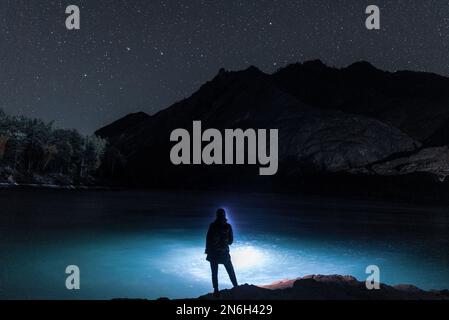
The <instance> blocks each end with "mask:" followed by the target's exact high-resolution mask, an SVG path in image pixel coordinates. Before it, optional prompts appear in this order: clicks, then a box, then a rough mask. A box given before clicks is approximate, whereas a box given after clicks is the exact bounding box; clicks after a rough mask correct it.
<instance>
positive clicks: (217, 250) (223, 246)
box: [206, 209, 238, 296]
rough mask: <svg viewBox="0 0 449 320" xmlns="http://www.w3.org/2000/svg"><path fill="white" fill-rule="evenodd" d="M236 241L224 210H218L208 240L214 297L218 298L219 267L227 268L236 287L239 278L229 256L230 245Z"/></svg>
mask: <svg viewBox="0 0 449 320" xmlns="http://www.w3.org/2000/svg"><path fill="white" fill-rule="evenodd" d="M233 241H234V235H233V233H232V227H231V225H230V224H229V223H228V220H227V219H226V212H225V211H224V209H218V210H217V219H216V220H215V221H214V222H212V223H211V225H210V227H209V231H208V232H207V239H206V254H207V261H209V262H210V268H211V270H212V285H213V286H214V295H215V296H218V295H219V294H220V291H219V290H218V265H219V264H222V265H224V266H225V268H226V271H227V272H228V275H229V278H230V279H231V282H232V284H233V285H234V287H236V286H237V285H238V284H237V278H236V277H235V272H234V267H233V266H232V262H231V256H230V254H229V245H231V244H232V242H233Z"/></svg>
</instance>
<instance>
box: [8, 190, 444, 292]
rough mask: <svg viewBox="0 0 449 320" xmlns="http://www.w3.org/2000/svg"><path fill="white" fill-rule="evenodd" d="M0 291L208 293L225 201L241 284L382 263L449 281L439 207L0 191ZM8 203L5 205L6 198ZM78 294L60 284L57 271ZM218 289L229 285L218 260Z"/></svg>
mask: <svg viewBox="0 0 449 320" xmlns="http://www.w3.org/2000/svg"><path fill="white" fill-rule="evenodd" d="M0 200H1V201H2V203H8V205H6V206H5V207H3V209H2V216H1V218H0V222H1V227H0V229H1V230H0V231H1V233H0V259H1V261H0V263H1V264H0V298H63V299H71V298H76V299H84V298H94V299H109V298H117V297H126V298H158V297H162V296H167V297H170V298H181V297H195V296H198V295H201V294H204V293H206V292H209V291H210V290H211V288H210V287H211V285H210V271H209V265H208V262H207V261H206V260H205V255H204V242H205V239H204V237H205V233H206V231H207V227H208V224H209V223H210V220H211V219H213V215H214V209H215V208H216V207H221V206H226V207H227V208H228V210H229V211H230V216H231V222H232V223H233V225H234V229H235V233H236V242H235V245H233V246H232V248H231V250H232V251H231V255H232V258H233V262H234V265H235V269H236V272H237V276H238V278H239V282H240V283H252V284H269V283H271V282H274V281H277V280H281V279H286V278H296V277H299V276H304V275H307V274H351V275H354V276H356V277H358V278H359V279H363V278H364V277H365V273H364V272H365V268H366V266H368V265H371V264H376V265H378V266H379V267H380V268H381V281H382V282H386V283H390V284H397V283H411V284H415V285H418V286H420V287H422V288H425V289H430V288H435V289H442V288H449V252H448V250H447V248H448V244H449V241H448V237H449V236H448V235H449V233H448V232H447V231H449V221H448V218H447V215H446V213H445V212H444V210H443V209H442V208H437V207H435V208H423V207H416V206H415V207H411V206H404V205H401V206H399V205H391V204H385V203H378V202H372V201H371V202H370V201H351V202H350V201H341V200H340V201H337V200H329V199H326V201H323V200H322V199H308V200H305V199H298V198H295V197H287V196H273V195H272V196H268V195H254V194H253V195H251V194H248V195H242V194H214V193H210V194H200V193H185V194H179V193H178V194H176V195H173V194H169V193H146V192H73V191H71V192H67V191H66V192H63V191H45V190H32V191H30V190H28V191H24V190H20V191H19V190H1V191H0ZM6 200H7V201H6ZM70 264H75V265H78V266H79V267H80V269H81V290H79V291H76V292H75V291H67V290H66V289H65V285H64V284H65V277H66V275H65V273H64V271H65V267H66V266H67V265H70ZM219 276H220V283H221V284H222V287H229V286H230V282H229V280H228V279H227V275H226V272H225V271H224V268H221V269H220V273H219Z"/></svg>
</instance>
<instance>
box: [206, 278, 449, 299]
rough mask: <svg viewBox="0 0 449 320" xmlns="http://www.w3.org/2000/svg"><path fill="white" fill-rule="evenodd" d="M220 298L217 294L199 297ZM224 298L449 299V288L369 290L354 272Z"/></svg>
mask: <svg viewBox="0 0 449 320" xmlns="http://www.w3.org/2000/svg"><path fill="white" fill-rule="evenodd" d="M198 299H201V300H216V299H217V298H215V297H214V296H213V294H207V295H204V296H201V297H199V298H198ZM218 299H220V300H448V299H449V292H448V291H447V290H444V291H424V290H421V289H419V288H417V287H415V286H411V285H397V286H389V285H385V284H381V285H380V289H379V290H368V289H367V288H366V286H365V283H364V282H361V281H358V280H357V279H356V278H354V277H352V276H340V275H330V276H326V275H310V276H306V277H303V278H298V279H296V280H290V281H285V282H280V283H276V284H273V285H270V286H266V287H258V286H254V285H248V284H246V285H243V286H239V287H237V288H233V289H230V290H222V291H221V292H220V297H219V298H218Z"/></svg>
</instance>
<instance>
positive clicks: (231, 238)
mask: <svg viewBox="0 0 449 320" xmlns="http://www.w3.org/2000/svg"><path fill="white" fill-rule="evenodd" d="M233 242H234V232H233V231H232V226H231V225H229V239H228V244H229V245H231V244H232V243H233Z"/></svg>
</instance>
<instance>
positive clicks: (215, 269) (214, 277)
mask: <svg viewBox="0 0 449 320" xmlns="http://www.w3.org/2000/svg"><path fill="white" fill-rule="evenodd" d="M210 269H211V271H212V286H213V287H214V291H218V263H215V262H210Z"/></svg>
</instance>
